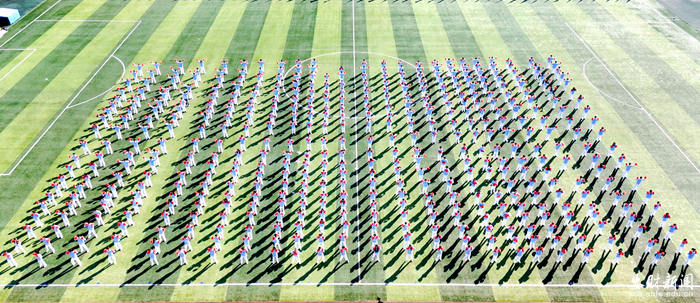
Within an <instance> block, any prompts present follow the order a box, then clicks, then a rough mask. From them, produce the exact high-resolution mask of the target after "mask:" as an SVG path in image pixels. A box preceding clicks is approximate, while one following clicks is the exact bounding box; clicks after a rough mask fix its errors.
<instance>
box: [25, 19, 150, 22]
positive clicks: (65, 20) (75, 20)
mask: <svg viewBox="0 0 700 303" xmlns="http://www.w3.org/2000/svg"><path fill="white" fill-rule="evenodd" d="M34 21H36V22H109V23H113V22H114V23H133V22H140V21H132V20H91V19H85V20H78V19H41V20H34Z"/></svg>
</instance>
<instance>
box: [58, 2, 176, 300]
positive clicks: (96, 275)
mask: <svg viewBox="0 0 700 303" xmlns="http://www.w3.org/2000/svg"><path fill="white" fill-rule="evenodd" d="M171 3H172V2H171ZM171 8H172V5H164V3H158V2H156V3H148V2H146V3H142V4H140V6H139V7H138V9H139V10H143V11H145V10H146V9H148V12H147V13H146V14H147V15H149V14H150V15H152V14H157V15H158V16H159V17H158V18H157V19H154V20H149V23H147V24H146V26H147V28H148V30H149V31H150V32H153V31H154V29H155V28H156V27H157V25H158V24H159V23H160V21H161V20H162V17H160V16H163V17H164V16H165V15H166V14H167V13H168V12H169V11H170V9H171ZM115 19H116V18H115ZM145 38H147V37H144V39H143V40H141V41H142V42H140V43H139V44H138V45H146V47H148V44H147V43H150V42H146V41H145V40H146V39H145ZM139 51H140V53H139V55H137V56H143V55H144V53H146V52H148V50H147V49H140V50H139ZM134 55H136V53H135V52H134V53H132V55H131V56H130V57H128V58H125V60H131V59H132V58H133V57H134ZM160 56H162V54H160ZM138 62H142V61H138ZM126 64H129V63H128V62H126ZM147 68H148V67H147ZM105 98H107V97H105ZM142 110H144V111H147V110H146V109H145V108H142ZM97 112H99V110H98V111H97ZM95 114H97V113H95ZM144 114H145V112H140V113H139V115H144ZM139 115H136V116H139ZM137 121H138V119H137ZM135 123H136V122H132V124H135ZM84 129H85V131H86V132H90V130H89V125H85V126H84ZM130 132H131V134H133V137H137V136H142V134H141V133H140V130H138V128H137V129H133V128H132V130H131V131H126V132H125V134H129V133H130ZM137 132H138V133H137ZM155 133H157V132H152V134H154V135H155ZM108 134H109V132H108ZM127 136H129V137H130V136H132V135H127ZM90 137H92V136H90ZM120 143H123V142H115V146H116V147H121V146H120V145H119V144H120ZM150 143H151V144H150V145H152V144H154V143H153V142H150ZM91 144H96V145H97V146H94V148H96V149H97V148H100V146H99V144H98V143H96V142H91ZM147 144H148V143H146V144H144V148H145V146H148V145H147ZM124 147H125V146H124ZM121 157H122V156H119V155H118V156H116V157H113V158H112V159H109V158H108V159H109V161H111V162H114V161H115V158H121ZM112 169H114V170H120V167H119V166H115V167H112ZM134 172H135V173H134V175H132V177H131V179H132V180H133V179H140V178H141V176H142V175H141V174H140V172H141V168H137V169H135V170H134ZM102 179H108V180H106V181H107V182H114V180H113V179H112V180H109V179H111V177H109V176H107V177H106V178H104V177H103V178H102ZM156 180H157V179H156V178H154V185H156V182H157V181H156ZM102 181H103V182H104V181H105V180H102ZM133 182H135V181H132V182H130V183H132V184H133ZM156 186H157V185H156ZM157 188H158V187H157ZM132 190H134V188H132V187H127V188H125V189H122V190H121V193H120V198H121V199H122V202H121V203H120V206H119V207H118V208H117V209H119V210H125V209H126V208H127V205H128V200H125V199H126V198H128V197H129V196H130V195H129V192H130V191H132ZM151 191H153V190H152V189H151ZM145 218H146V216H145V215H141V216H136V218H135V221H137V222H139V223H140V224H145V223H144V222H143V221H144V219H145ZM119 220H123V217H122V216H121V214H118V213H116V214H115V215H112V216H109V220H108V221H106V222H107V224H108V226H109V227H108V229H109V230H106V229H105V230H103V233H104V234H105V235H106V236H109V235H110V234H111V233H112V232H115V231H117V230H118V229H117V228H116V226H115V224H116V222H117V221H119ZM139 220H141V221H139ZM132 230H133V228H132ZM91 244H92V246H94V247H95V252H93V253H92V254H91V257H90V258H84V261H83V262H84V266H86V267H87V268H88V270H84V271H82V272H81V274H80V275H78V276H76V277H74V278H73V281H72V283H97V282H100V283H120V282H122V281H123V279H124V276H125V275H126V268H127V266H128V265H129V262H128V259H127V258H126V257H127V256H128V254H127V255H126V256H124V255H122V254H121V253H120V254H118V260H119V263H118V265H117V266H109V265H108V264H107V263H105V262H106V260H105V255H104V253H103V252H102V249H103V248H106V247H109V246H111V242H110V241H109V239H108V238H107V237H105V238H104V239H102V240H101V241H99V242H98V241H93V242H92V243H91ZM124 246H125V248H127V247H131V249H130V250H129V252H135V251H136V248H135V247H133V246H134V243H133V242H129V239H124ZM127 249H128V248H127ZM102 281H110V282H102ZM118 295H119V289H117V288H109V289H106V290H105V291H104V292H100V293H98V294H94V296H95V298H100V299H101V300H105V301H114V300H116V299H117V296H118ZM79 298H81V292H80V291H79V290H75V291H73V292H68V293H66V295H64V300H65V301H71V300H80V299H79ZM88 298H91V297H88ZM88 300H90V299H88Z"/></svg>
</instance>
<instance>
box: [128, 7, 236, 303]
mask: <svg viewBox="0 0 700 303" xmlns="http://www.w3.org/2000/svg"><path fill="white" fill-rule="evenodd" d="M180 4H184V3H178V4H177V5H176V6H175V7H174V8H173V10H171V13H170V15H169V16H168V18H170V17H173V19H172V20H178V21H179V22H181V23H182V26H178V28H177V29H176V30H177V32H175V33H174V36H175V37H176V38H177V39H175V40H174V42H173V43H172V44H171V45H172V47H171V48H170V49H169V51H168V53H167V54H163V55H161V56H162V57H163V58H164V60H163V61H164V62H173V61H172V60H174V59H176V58H177V59H180V60H185V61H186V62H191V64H196V63H195V62H193V61H194V56H195V54H196V52H197V50H198V49H199V47H200V46H201V43H202V41H201V37H204V35H205V34H206V33H207V31H208V30H209V28H210V26H211V25H212V24H213V22H214V20H215V19H216V17H217V12H218V10H219V9H220V8H221V6H222V5H223V2H207V1H198V2H195V3H190V4H188V5H182V6H180ZM164 23H166V22H164ZM186 64H187V63H186ZM168 65H170V64H167V63H166V66H168ZM172 65H173V66H175V67H176V66H177V65H175V64H174V63H173V64H172ZM186 66H187V65H186ZM212 73H213V71H212ZM182 79H183V81H185V82H191V77H190V76H189V73H188V72H187V71H186V75H184V76H182ZM166 81H167V80H166ZM202 89H203V88H202ZM200 94H201V92H200V91H197V93H196V94H195V97H196V99H195V100H194V101H192V102H191V105H190V108H189V110H188V112H187V116H186V118H185V120H182V121H181V122H182V124H181V127H180V128H181V129H178V130H177V131H179V133H176V135H177V139H175V140H170V142H171V144H172V142H173V141H176V142H175V144H173V145H175V147H176V148H175V149H173V148H172V147H170V146H169V150H170V151H172V153H173V155H172V156H171V157H176V158H175V159H173V160H171V162H170V163H169V165H166V166H163V167H162V168H161V169H162V170H159V171H160V173H161V174H162V176H160V175H159V176H158V178H156V179H155V180H156V182H157V183H155V184H154V185H155V186H154V188H155V189H157V190H155V193H153V194H154V195H155V197H154V198H153V199H154V200H153V201H158V202H154V203H153V206H149V209H148V211H147V212H146V213H145V215H144V218H140V219H141V220H144V221H143V224H144V225H145V227H139V228H143V230H142V231H140V232H141V233H142V237H143V240H142V241H141V242H140V243H139V244H140V246H139V247H138V249H137V250H138V253H137V254H136V256H135V257H134V259H132V264H131V267H130V270H132V271H133V272H132V273H131V274H128V275H127V281H133V282H136V283H138V282H142V283H147V282H152V283H154V284H159V283H175V282H177V279H178V277H179V274H180V270H181V269H182V268H181V267H179V266H178V265H177V262H176V259H177V258H173V257H176V255H175V254H174V253H175V250H176V249H177V248H179V247H180V246H181V243H180V242H179V240H178V239H179V238H180V237H181V236H182V235H183V234H184V232H185V229H184V223H183V222H184V221H185V220H186V219H187V218H186V217H187V213H188V212H189V211H190V209H189V207H187V205H188V204H189V203H191V201H188V199H187V198H186V197H188V196H183V197H182V203H183V204H181V206H180V207H179V208H178V212H177V213H175V214H173V215H172V216H171V218H172V222H173V223H174V226H171V227H168V228H167V231H168V232H167V236H168V240H169V241H168V242H167V243H163V244H161V249H162V250H161V251H162V253H161V255H160V256H159V259H160V260H161V266H159V267H158V268H154V267H149V263H148V258H147V256H146V255H145V251H146V250H147V249H151V248H152V247H153V246H152V245H151V243H150V242H149V240H151V239H154V238H156V233H155V227H156V226H161V225H162V218H161V216H160V212H162V211H164V210H165V209H166V206H165V202H166V201H167V200H168V199H167V198H166V197H167V193H168V192H170V191H173V190H174V187H173V185H172V184H173V178H174V175H175V173H176V171H178V170H179V169H181V166H180V165H181V164H182V158H184V157H185V154H186V151H187V150H189V148H188V143H189V139H190V138H191V134H192V132H193V128H194V127H196V125H193V123H192V122H193V121H192V120H194V119H195V117H198V109H199V104H201V103H202V102H203V101H204V100H207V99H208V98H207V97H204V98H201V95H200ZM176 95H177V93H176ZM176 98H179V97H176ZM153 143H155V142H153ZM192 181H193V183H194V180H192ZM192 185H193V184H190V186H192ZM187 194H188V195H189V192H188V193H187ZM138 239H141V237H139V238H138ZM136 271H139V272H140V273H136ZM174 289H175V288H174V287H159V288H158V289H153V291H151V292H149V293H148V295H147V296H149V297H151V298H157V299H159V300H170V297H171V296H172V293H173V291H174ZM142 296H143V295H142V294H139V290H138V289H131V290H127V289H122V291H121V292H120V293H119V296H118V299H119V300H124V299H125V298H139V297H142Z"/></svg>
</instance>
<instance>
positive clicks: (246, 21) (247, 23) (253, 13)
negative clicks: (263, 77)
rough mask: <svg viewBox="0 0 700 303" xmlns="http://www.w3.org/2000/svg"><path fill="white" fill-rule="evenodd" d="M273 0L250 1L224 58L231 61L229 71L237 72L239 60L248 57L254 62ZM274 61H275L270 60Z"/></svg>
mask: <svg viewBox="0 0 700 303" xmlns="http://www.w3.org/2000/svg"><path fill="white" fill-rule="evenodd" d="M271 3H272V2H271V0H258V1H249V2H248V6H246V8H245V12H244V13H243V16H242V17H241V20H240V22H239V25H238V28H236V33H235V34H234V35H233V39H231V45H229V48H228V51H227V52H226V55H225V56H224V59H228V60H230V61H231V63H229V71H232V72H235V71H236V69H238V68H239V67H240V65H237V64H238V61H240V60H241V59H246V60H248V61H250V62H253V54H255V48H256V46H257V45H258V39H260V33H262V29H263V26H264V25H265V18H266V17H267V12H268V11H269V10H270V4H271ZM268 63H273V64H274V62H268Z"/></svg>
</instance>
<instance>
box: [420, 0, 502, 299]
mask: <svg viewBox="0 0 700 303" xmlns="http://www.w3.org/2000/svg"><path fill="white" fill-rule="evenodd" d="M436 5H437V4H432V5H417V4H414V10H416V11H417V10H418V8H417V7H421V8H422V9H421V10H422V11H423V13H422V14H416V19H417V21H418V24H419V26H420V25H421V24H425V23H430V22H431V20H438V19H441V17H442V16H441V14H440V13H439V10H438V8H437V7H436ZM455 8H456V10H455V11H454V12H452V14H451V15H452V17H451V19H457V21H456V22H460V20H461V23H462V25H463V27H465V28H468V25H466V21H465V20H464V16H463V15H462V13H461V12H460V10H459V9H458V7H455ZM442 15H443V16H444V15H446V13H443V14H442ZM453 22H455V21H453ZM433 23H435V22H434V21H433ZM443 24H445V22H444V21H443V22H439V23H435V25H434V26H433V27H428V26H422V27H421V28H420V30H421V37H422V40H423V45H446V46H445V47H444V48H446V50H442V49H436V48H428V49H426V56H427V60H428V61H432V60H434V59H436V60H438V61H439V62H440V63H439V64H440V65H441V69H442V70H443V72H444V75H443V76H448V75H449V72H448V69H447V66H446V62H445V61H444V59H445V58H452V59H458V58H455V54H454V53H453V49H452V44H451V43H450V39H449V38H448V37H449V36H448V33H447V27H443ZM465 34H466V35H467V37H469V36H470V35H471V34H470V33H469V32H467V33H465ZM471 42H472V43H473V44H472V46H471V47H473V48H474V49H477V50H478V47H477V44H476V42H475V41H471ZM478 52H479V53H480V50H478ZM457 62H458V61H457ZM453 64H457V63H453ZM426 74H427V75H428V78H429V79H434V76H433V74H432V72H427V73H426ZM447 82H449V80H448V81H447ZM448 85H450V84H448ZM450 87H451V86H450ZM437 89H438V88H437V87H433V88H432V89H431V92H432V91H435V90H437ZM451 95H452V97H453V98H455V99H453V100H457V99H456V96H454V93H451ZM435 98H436V99H435V100H434V101H433V103H434V105H438V104H440V101H438V99H437V98H439V96H438V95H436V96H435ZM453 102H456V101H453ZM445 110H446V109H438V117H441V118H439V119H438V121H439V124H438V127H437V129H438V138H439V140H438V144H437V145H442V146H446V147H447V148H448V149H447V150H446V152H445V153H444V157H445V158H447V160H448V161H449V163H455V164H456V163H458V155H459V148H454V145H453V143H454V136H452V133H451V131H449V130H448V121H447V120H446V118H445V117H444V115H445ZM456 119H457V120H461V119H460V118H456ZM462 126H464V125H462ZM425 139H426V140H427V139H428V137H426V138H425ZM433 153H434V150H432V149H431V150H430V151H428V155H429V157H430V155H431V154H433ZM429 159H430V158H429ZM429 163H430V162H429ZM435 165H437V164H435ZM455 169H457V168H456V167H455ZM435 172H436V171H435ZM435 172H433V173H435ZM439 175H440V174H439V173H438V174H437V176H434V178H433V180H434V181H435V182H437V178H439ZM455 180H456V183H457V184H455V186H456V188H457V189H456V191H457V192H460V194H462V195H464V196H463V198H462V199H464V201H463V203H464V206H465V207H467V206H468V205H470V203H469V202H468V199H467V198H468V197H469V196H468V195H467V192H466V190H465V189H466V188H467V187H466V184H464V183H466V181H464V182H463V184H460V183H459V178H456V179H455ZM460 189H461V190H460ZM433 192H435V194H436V197H437V199H436V201H440V202H436V203H440V204H443V206H442V207H439V208H438V209H439V210H438V212H439V213H441V215H439V216H438V219H439V220H438V222H440V223H439V224H440V225H441V226H442V228H441V232H440V233H439V234H440V235H442V237H443V240H442V243H443V244H442V246H443V248H444V249H445V251H444V253H445V263H446V265H444V266H441V265H438V266H434V267H433V268H434V269H435V271H434V272H435V274H436V275H437V279H438V281H439V282H440V283H459V282H466V283H474V282H475V281H479V282H478V283H482V282H481V281H482V280H483V281H485V280H486V279H491V277H493V278H494V279H493V280H495V277H497V276H496V275H494V271H496V272H498V271H497V270H498V268H499V267H496V268H490V269H487V268H489V267H490V266H488V265H484V264H483V263H481V265H478V264H480V263H479V262H478V261H477V260H481V256H486V258H485V259H483V261H481V262H487V261H488V258H489V257H490V256H491V252H489V251H486V250H484V251H483V252H482V251H479V252H478V255H477V254H476V253H474V260H475V261H474V262H464V261H462V260H461V258H462V254H463V253H462V251H461V249H459V248H460V247H459V245H460V244H461V241H462V239H460V238H459V233H458V231H457V229H456V228H455V227H453V218H452V217H450V216H448V214H449V212H451V210H450V206H449V205H446V204H444V203H446V201H448V200H447V197H446V196H445V194H446V193H445V192H444V190H443V188H442V184H440V185H438V188H434V189H433ZM472 198H473V197H472ZM468 220H469V219H467V222H469V221H468ZM472 227H473V226H472ZM474 232H477V230H476V229H472V233H474ZM472 236H473V237H475V238H476V237H477V235H476V234H472ZM477 241H479V240H477ZM458 263H459V264H458ZM482 268H483V271H482ZM477 273H479V274H480V275H478V276H477V275H476V274H477ZM487 274H488V276H487ZM439 289H440V294H441V296H442V297H443V300H445V298H446V297H450V298H454V299H456V300H470V301H471V300H493V298H494V297H495V295H494V293H495V292H496V291H495V290H493V289H491V288H480V289H478V290H473V291H471V290H470V291H469V292H465V291H464V289H455V288H452V287H440V288H439Z"/></svg>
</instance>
